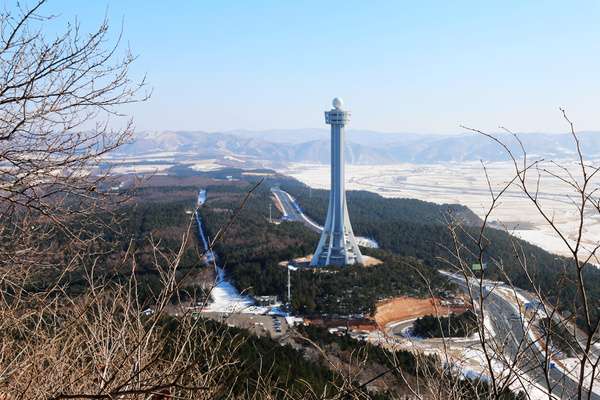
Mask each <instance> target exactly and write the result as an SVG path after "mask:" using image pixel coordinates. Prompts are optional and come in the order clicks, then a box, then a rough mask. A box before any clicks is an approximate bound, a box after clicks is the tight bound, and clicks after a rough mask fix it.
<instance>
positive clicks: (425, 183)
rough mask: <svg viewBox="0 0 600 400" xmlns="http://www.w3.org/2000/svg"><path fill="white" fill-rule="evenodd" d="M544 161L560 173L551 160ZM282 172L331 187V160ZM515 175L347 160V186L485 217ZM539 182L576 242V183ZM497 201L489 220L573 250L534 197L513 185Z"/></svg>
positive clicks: (594, 228)
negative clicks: (449, 205) (451, 205)
mask: <svg viewBox="0 0 600 400" xmlns="http://www.w3.org/2000/svg"><path fill="white" fill-rule="evenodd" d="M563 165H567V164H565V163H563ZM545 167H546V168H548V169H551V170H552V172H555V173H560V170H559V169H557V168H556V167H553V166H552V165H546V166H545ZM567 167H568V168H569V169H570V170H571V171H573V173H574V176H575V177H577V176H578V174H577V166H576V165H575V164H574V163H571V164H569V165H567ZM278 172H281V173H283V174H286V175H290V176H293V177H295V178H296V179H298V180H299V181H301V182H304V183H306V184H307V185H309V186H311V187H313V188H320V189H328V188H329V185H330V179H331V178H330V177H331V175H330V172H329V166H328V165H314V164H291V165H289V166H288V167H286V168H284V169H280V170H279V171H278ZM486 173H487V174H486ZM561 175H562V176H564V174H561ZM514 176H515V173H514V166H513V164H511V163H490V164H485V169H484V166H483V165H482V164H481V163H479V162H471V163H464V162H461V163H445V164H435V165H422V164H407V163H405V164H396V165H346V189H347V190H368V191H371V192H375V193H379V194H381V195H382V196H384V197H396V198H413V199H419V200H424V201H430V202H435V203H438V204H444V203H455V204H462V205H465V206H467V207H469V208H470V209H471V210H472V211H473V212H475V213H476V214H477V215H478V216H480V217H484V216H485V215H486V213H488V211H489V210H490V208H491V207H492V195H491V193H495V194H496V195H497V194H498V193H499V192H500V191H501V190H503V189H504V188H505V187H506V186H507V184H508V182H510V181H511V180H512V179H513V178H514ZM529 176H530V178H531V179H529V180H528V182H529V184H530V185H531V187H532V189H535V188H536V185H537V181H536V179H537V173H536V172H535V171H534V170H531V171H530V172H529ZM593 184H594V185H593V187H592V188H596V187H598V185H600V178H599V179H596V181H595V182H593ZM539 187H540V191H539V195H538V197H539V199H540V204H542V206H543V207H544V210H545V211H546V212H547V215H548V216H549V217H550V218H552V219H553V221H554V223H555V224H556V226H557V228H558V229H559V230H560V231H561V232H563V233H565V234H566V237H567V238H568V240H569V241H570V242H571V243H573V240H574V239H575V238H576V235H577V232H578V230H579V218H578V213H579V211H578V209H577V206H576V204H577V201H578V199H577V197H576V196H575V195H576V193H575V191H574V190H573V187H571V186H569V185H568V184H566V183H565V182H563V181H562V180H560V179H557V178H551V177H549V176H543V177H542V178H541V180H540V185H539ZM589 190H591V189H589ZM574 202H575V203H574ZM494 206H495V207H494V209H493V211H492V212H491V213H490V218H489V221H490V222H492V221H497V222H499V223H500V224H502V225H503V226H505V227H506V228H507V229H509V230H510V231H511V232H513V233H514V234H515V235H516V236H518V237H520V238H522V239H525V240H527V241H529V242H531V243H533V244H536V245H538V246H540V247H542V248H544V249H546V250H548V251H551V252H553V253H556V254H561V255H569V250H568V247H567V245H566V244H565V243H564V242H563V241H562V240H561V239H560V237H559V236H558V235H557V234H556V233H555V232H554V231H553V230H552V229H551V227H550V226H549V224H548V222H547V221H546V220H545V219H544V218H543V217H542V216H541V215H540V213H539V212H538V211H537V210H536V208H535V207H534V205H533V204H532V202H531V200H529V199H527V198H526V196H525V195H524V194H523V192H522V191H521V190H519V188H518V187H516V186H515V185H512V186H510V187H509V188H508V189H507V190H506V191H504V193H503V194H502V196H500V198H499V199H498V201H497V202H496V204H495V205H494ZM585 216H586V218H585V225H584V227H583V230H582V233H583V244H584V245H585V247H586V248H588V249H591V248H593V247H594V246H596V245H597V244H598V243H599V242H600V213H598V212H597V211H596V212H594V211H593V210H592V209H586V213H585Z"/></svg>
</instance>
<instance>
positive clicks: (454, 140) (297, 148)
mask: <svg viewBox="0 0 600 400" xmlns="http://www.w3.org/2000/svg"><path fill="white" fill-rule="evenodd" d="M577 136H578V139H579V145H580V148H581V152H582V153H583V155H584V156H585V157H586V158H587V159H593V158H598V156H600V132H579V133H578V134H577ZM494 137H496V138H497V139H498V140H500V141H501V142H502V143H504V144H506V145H507V146H508V147H509V148H510V149H511V151H512V152H513V154H515V155H516V156H520V155H522V151H521V148H520V144H519V142H518V140H517V139H516V138H515V137H514V136H511V135H509V134H507V133H498V134H494ZM518 137H519V140H520V141H521V142H522V144H523V147H524V148H525V149H526V151H527V154H528V157H530V158H544V159H546V160H549V159H553V160H566V159H573V157H574V156H575V155H576V151H577V147H576V142H575V140H574V139H573V136H572V135H571V134H570V133H569V134H545V133H522V134H518ZM119 156H124V157H126V158H130V157H132V158H135V159H148V160H150V159H151V160H158V161H160V160H163V159H164V160H170V161H175V162H190V161H193V160H201V159H215V160H218V161H219V162H220V163H222V164H226V165H232V166H236V165H240V164H243V165H245V166H249V167H259V166H260V167H276V166H278V165H283V164H285V163H287V162H306V163H321V164H327V163H329V157H330V141H329V131H328V130H327V129H297V130H270V131H261V132H256V131H244V130H238V131H232V132H226V133H207V132H173V131H159V132H156V131H155V132H150V131H145V132H139V133H137V134H136V135H135V141H134V142H133V143H132V144H130V145H128V146H126V147H124V148H123V149H122V151H121V152H120V154H119ZM508 159H509V156H508V153H507V151H506V150H505V149H503V148H502V147H501V146H500V145H499V144H498V143H496V142H495V141H494V140H493V139H491V138H489V137H486V136H484V135H481V134H477V133H463V134H460V135H436V134H429V135H420V134H409V133H397V134H391V133H381V132H373V131H359V130H348V131H347V132H346V161H347V162H348V163H350V164H394V163H400V162H410V163H419V164H434V163H441V162H465V161H478V160H484V161H489V162H492V161H505V160H508Z"/></svg>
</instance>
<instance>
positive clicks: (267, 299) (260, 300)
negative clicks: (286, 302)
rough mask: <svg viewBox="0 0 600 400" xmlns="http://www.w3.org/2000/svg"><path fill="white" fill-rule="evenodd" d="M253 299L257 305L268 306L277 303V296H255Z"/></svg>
mask: <svg viewBox="0 0 600 400" xmlns="http://www.w3.org/2000/svg"><path fill="white" fill-rule="evenodd" d="M254 301H255V302H256V305H257V306H261V307H269V306H274V305H276V304H277V296H255V297H254Z"/></svg>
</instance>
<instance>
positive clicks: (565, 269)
mask: <svg viewBox="0 0 600 400" xmlns="http://www.w3.org/2000/svg"><path fill="white" fill-rule="evenodd" d="M281 188H282V189H284V190H286V191H288V192H289V193H290V194H291V195H292V196H294V197H295V198H296V200H297V202H298V203H299V204H300V206H301V208H302V210H303V211H304V212H305V213H306V214H307V215H309V216H310V217H311V218H313V219H314V220H315V221H316V222H317V223H320V224H322V223H323V222H324V220H325V216H326V212H327V201H328V196H329V192H328V191H324V190H314V189H313V190H312V191H310V190H309V189H308V188H307V187H306V186H303V185H299V184H297V183H294V182H285V183H283V184H282V185H281ZM311 192H312V193H311ZM347 199H348V212H349V214H350V220H351V222H352V228H353V230H354V233H355V234H356V235H359V236H367V237H372V238H373V239H375V240H376V241H377V242H378V243H379V246H380V248H381V249H385V250H389V251H392V252H394V253H396V254H398V255H400V256H402V257H408V258H410V259H413V260H418V261H420V262H422V263H423V265H432V266H435V268H438V269H449V270H450V271H453V272H456V269H454V268H452V267H451V263H454V264H456V262H457V260H458V259H457V253H456V249H457V247H455V245H457V244H458V245H459V247H458V248H459V249H460V257H461V260H462V261H463V262H464V263H465V264H466V265H472V264H475V263H480V262H483V263H486V264H487V269H486V270H485V271H484V272H483V273H484V274H485V277H486V278H487V279H491V280H503V281H506V280H509V281H510V282H511V283H512V284H514V285H515V286H516V287H519V288H522V289H525V290H528V291H531V290H533V285H535V286H536V288H538V289H539V290H541V293H542V294H543V297H544V298H546V299H548V300H549V301H551V302H552V303H557V304H558V305H559V310H560V311H561V312H562V311H564V312H566V313H568V314H571V313H575V312H576V311H577V310H579V308H580V307H581V305H582V299H581V296H580V293H579V292H578V287H577V285H576V284H575V283H573V282H575V274H576V273H577V272H576V270H575V268H572V267H573V264H572V263H573V262H574V261H573V260H572V259H569V258H565V257H559V256H556V255H555V254H551V253H549V252H547V251H545V250H542V249H541V248H539V247H537V246H534V245H532V244H529V243H528V242H525V241H523V240H520V239H517V238H513V237H511V236H510V235H509V234H508V233H507V232H505V231H502V230H497V229H492V228H485V229H483V230H482V228H481V226H479V225H480V224H481V221H479V219H478V218H476V217H474V214H473V213H472V212H471V211H470V210H468V209H466V207H462V206H457V205H437V204H433V203H427V202H423V201H419V200H412V199H385V198H383V197H381V196H379V195H377V194H373V193H368V192H353V191H349V192H347ZM457 222H461V226H460V229H455V230H454V233H455V234H456V237H453V236H452V234H451V232H450V229H449V226H450V225H453V226H454V227H456V223H457ZM479 238H481V240H480V242H478V240H479ZM455 239H456V241H455ZM480 245H481V249H482V251H481V252H480ZM481 273H482V272H478V274H481ZM582 274H583V279H584V280H585V282H586V290H587V296H588V301H590V300H591V301H592V302H598V301H600V270H599V269H598V268H593V267H592V266H589V267H587V268H584V269H583V270H582ZM557 283H559V284H557ZM590 316H591V321H592V323H593V322H594V321H597V319H598V317H599V316H600V311H599V310H598V308H597V307H592V308H590ZM576 320H577V323H578V325H580V326H583V324H585V320H584V318H583V317H582V316H581V317H580V316H578V317H577V319H576Z"/></svg>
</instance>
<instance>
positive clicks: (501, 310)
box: [450, 275, 600, 400]
mask: <svg viewBox="0 0 600 400" xmlns="http://www.w3.org/2000/svg"><path fill="white" fill-rule="evenodd" d="M450 279H452V281H454V282H455V283H457V284H458V285H459V286H460V288H461V289H462V290H463V291H465V292H466V293H468V286H467V284H466V282H465V280H464V279H463V278H462V277H458V276H456V275H451V276H450ZM484 286H486V288H487V290H485V291H481V290H480V286H479V282H477V281H475V280H473V281H471V289H472V293H473V298H474V299H475V302H476V303H479V299H480V298H481V297H480V296H481V295H482V294H483V299H484V301H483V303H482V304H483V306H484V308H485V311H486V312H488V313H489V314H488V315H490V317H491V319H492V320H493V321H494V327H493V329H494V330H495V331H496V335H495V336H492V335H490V337H489V338H488V341H489V345H490V347H491V348H492V349H493V348H497V349H504V351H503V354H502V355H500V356H499V357H498V358H502V357H504V358H505V359H504V360H502V361H503V363H504V364H505V365H507V364H508V365H514V366H515V367H516V368H518V369H519V370H521V371H523V372H525V373H526V374H527V375H529V376H530V377H532V378H534V379H535V381H536V382H538V384H539V385H540V386H542V387H544V388H546V390H548V388H549V387H550V389H551V392H552V394H553V395H555V396H557V397H558V398H562V399H571V398H575V397H576V395H577V390H578V384H577V382H575V381H574V380H573V379H572V378H571V377H569V376H568V375H565V374H563V373H562V371H560V370H559V369H558V368H550V369H546V370H547V371H548V373H547V374H546V373H545V371H544V368H543V366H544V363H545V360H544V357H543V355H542V354H541V352H540V350H539V349H538V348H537V347H536V346H535V343H533V340H532V339H531V337H530V336H529V335H528V334H527V328H528V326H527V323H528V322H527V321H525V320H523V319H522V318H521V317H520V315H519V310H518V309H516V307H515V305H513V304H512V303H511V302H510V301H508V300H506V299H505V298H504V297H503V296H502V295H501V294H499V293H498V292H497V291H495V290H494V283H493V282H486V283H484ZM520 294H522V293H520ZM550 361H551V360H548V361H547V362H548V363H549V362H550ZM585 398H588V396H587V393H586V394H585ZM590 398H591V399H594V400H600V396H598V395H597V394H596V393H592V394H591V396H590Z"/></svg>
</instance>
